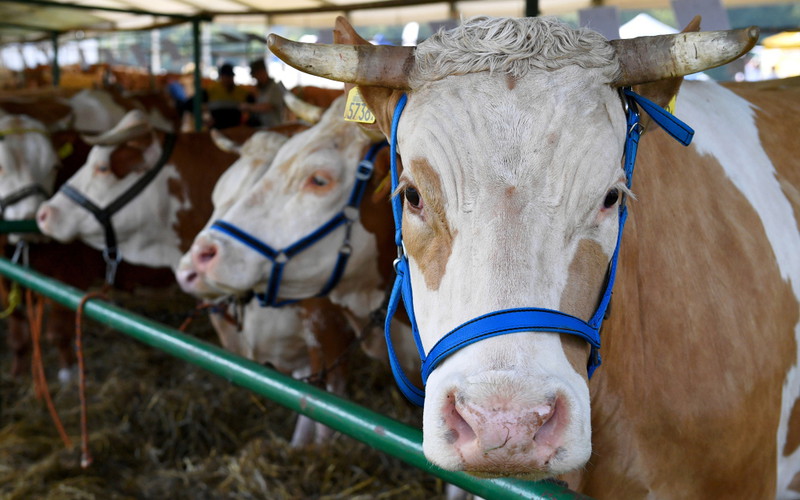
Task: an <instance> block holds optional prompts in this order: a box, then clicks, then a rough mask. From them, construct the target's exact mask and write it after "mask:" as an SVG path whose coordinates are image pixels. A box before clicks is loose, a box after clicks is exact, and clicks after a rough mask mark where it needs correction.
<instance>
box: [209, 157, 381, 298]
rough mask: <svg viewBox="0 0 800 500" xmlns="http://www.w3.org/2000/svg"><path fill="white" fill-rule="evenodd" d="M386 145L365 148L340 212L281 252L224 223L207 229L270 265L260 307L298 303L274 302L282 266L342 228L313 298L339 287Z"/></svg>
mask: <svg viewBox="0 0 800 500" xmlns="http://www.w3.org/2000/svg"><path fill="white" fill-rule="evenodd" d="M386 145H387V143H386V141H382V142H380V143H376V144H373V145H372V146H371V147H370V148H369V151H367V154H366V156H364V159H363V160H362V161H361V163H359V164H358V168H357V169H356V182H355V184H354V185H353V190H352V191H350V198H349V199H348V200H347V204H346V205H345V206H344V208H342V210H341V211H340V212H339V213H337V214H336V215H334V216H333V217H331V218H330V219H329V220H328V222H326V223H324V224H323V225H321V226H320V227H318V228H317V229H316V230H314V231H312V232H311V233H310V234H308V235H306V236H304V237H303V238H300V239H299V240H297V241H295V242H294V243H292V244H291V245H289V246H287V247H285V248H283V249H280V250H276V249H274V248H272V247H271V246H269V245H267V244H266V243H264V242H263V241H261V240H259V239H258V238H256V237H255V236H253V235H251V234H249V233H247V232H245V231H243V230H241V229H239V228H238V227H236V226H234V225H233V224H230V223H228V222H225V221H222V220H218V221H215V222H214V223H213V224H212V225H211V229H215V230H217V231H220V232H222V233H225V234H227V235H228V236H230V237H231V238H233V239H235V240H237V241H239V242H240V243H243V244H244V245H247V246H248V247H250V248H252V249H253V250H255V251H256V252H258V253H260V254H261V255H263V256H264V257H266V258H267V259H268V260H269V261H270V262H272V272H271V273H270V277H269V282H268V283H267V287H266V290H265V292H264V293H263V294H262V293H257V294H255V296H256V298H257V299H258V302H259V303H260V304H261V306H262V307H281V306H285V305H287V304H294V303H295V302H298V301H300V300H302V299H287V300H278V293H279V291H280V286H281V277H282V276H283V268H284V266H285V265H286V263H287V262H289V260H291V258H292V257H294V256H295V255H297V254H299V253H300V252H302V251H303V250H305V249H307V248H309V247H310V246H312V245H313V244H314V243H316V242H318V241H320V240H321V239H322V238H324V237H325V236H327V235H328V234H330V233H331V232H333V231H334V230H335V229H336V228H338V227H339V226H341V225H344V226H345V231H344V241H342V246H341V247H339V255H338V257H337V258H336V264H335V265H334V267H333V271H331V275H330V278H328V282H327V283H326V284H325V286H323V287H322V290H320V291H319V293H317V294H316V295H315V297H322V296H325V295H327V294H328V293H329V292H330V291H331V290H332V289H333V287H335V286H336V284H337V283H339V280H340V279H341V277H342V275H343V274H344V269H345V267H346V266H347V261H348V259H349V258H350V253H351V251H352V248H351V247H350V233H351V231H352V227H353V223H354V222H355V221H357V220H358V217H359V206H360V205H361V200H362V199H363V198H364V192H365V191H366V189H367V184H368V183H369V180H370V178H371V177H372V172H373V170H374V168H375V157H376V156H377V155H378V152H379V151H380V150H381V149H383V148H384V147H385V146H386Z"/></svg>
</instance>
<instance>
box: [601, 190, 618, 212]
mask: <svg viewBox="0 0 800 500" xmlns="http://www.w3.org/2000/svg"><path fill="white" fill-rule="evenodd" d="M617 201H619V189H617V188H613V189H611V190H610V191H609V192H608V193H607V194H606V199H605V200H603V207H605V208H611V207H613V206H614V205H615V204H616V203H617Z"/></svg>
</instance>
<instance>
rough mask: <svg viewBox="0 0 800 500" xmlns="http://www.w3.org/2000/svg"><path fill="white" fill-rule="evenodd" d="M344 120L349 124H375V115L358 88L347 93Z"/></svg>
mask: <svg viewBox="0 0 800 500" xmlns="http://www.w3.org/2000/svg"><path fill="white" fill-rule="evenodd" d="M344 119H345V121H348V122H358V123H375V115H373V114H372V111H370V110H369V107H367V103H366V101H364V97H363V96H362V95H361V92H359V91H358V87H353V88H352V89H350V92H348V93H347V103H346V104H345V107H344Z"/></svg>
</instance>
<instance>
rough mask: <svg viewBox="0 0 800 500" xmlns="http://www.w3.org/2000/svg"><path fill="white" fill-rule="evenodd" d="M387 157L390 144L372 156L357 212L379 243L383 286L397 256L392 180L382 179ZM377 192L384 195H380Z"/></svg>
mask: <svg viewBox="0 0 800 500" xmlns="http://www.w3.org/2000/svg"><path fill="white" fill-rule="evenodd" d="M364 153H366V150H365V151H364ZM390 157H391V156H390V154H389V148H383V149H382V150H380V151H379V152H378V155H377V156H376V157H375V162H374V170H373V174H372V178H371V179H370V181H369V184H368V185H367V190H366V193H367V196H364V199H363V200H362V201H361V212H360V214H361V224H362V225H363V226H364V229H366V230H367V231H368V232H370V233H372V234H374V235H375V240H376V242H377V245H378V272H380V274H381V277H382V278H383V283H382V286H388V284H389V283H390V282H391V280H392V279H393V277H394V268H393V267H392V262H394V259H395V257H397V247H395V245H394V219H393V217H392V205H391V203H390V200H389V191H391V182H384V179H388V178H389V160H390ZM387 185H388V187H386V186H387ZM370 192H372V193H373V196H369V193H370ZM379 192H380V193H382V194H383V195H382V196H379V195H378V193H379Z"/></svg>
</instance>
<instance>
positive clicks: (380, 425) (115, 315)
mask: <svg viewBox="0 0 800 500" xmlns="http://www.w3.org/2000/svg"><path fill="white" fill-rule="evenodd" d="M0 274H2V275H4V276H6V277H8V278H9V279H12V280H14V281H17V282H19V284H20V285H22V286H25V287H28V288H30V289H32V290H33V291H35V292H38V293H41V294H42V295H45V296H47V297H50V298H51V299H53V300H55V301H56V302H58V303H60V304H62V305H64V306H66V307H69V308H71V309H77V307H78V304H79V302H80V300H81V298H82V297H83V296H84V292H83V291H81V290H78V289H76V288H73V287H71V286H68V285H65V284H64V283H61V282H59V281H56V280H54V279H51V278H48V277H45V276H43V275H41V274H39V273H37V272H36V271H33V270H31V269H29V268H25V267H22V266H18V265H16V264H13V263H11V262H10V261H9V260H7V259H2V258H0ZM84 314H85V315H86V316H87V317H90V318H92V319H94V320H97V321H99V322H101V323H104V324H106V325H108V326H110V327H111V328H114V329H115V330H118V331H120V332H122V333H124V334H127V335H129V336H131V337H133V338H135V339H137V340H139V341H141V342H144V343H145V344H148V345H151V346H153V347H155V348H157V349H160V350H163V351H165V352H167V353H169V354H171V355H173V356H175V357H178V358H181V359H183V360H185V361H188V362H190V363H194V364H196V365H198V366H199V367H201V368H203V369H205V370H208V371H210V372H212V373H214V374H216V375H219V376H221V377H223V378H225V379H226V380H228V381H230V382H233V383H235V384H238V385H240V386H242V387H244V388H246V389H249V390H251V391H253V392H255V393H256V394H260V395H261V396H265V397H267V398H269V399H271V400H273V401H275V402H276V403H278V404H281V405H283V406H285V407H287V408H289V409H291V410H294V411H296V412H298V413H302V414H304V415H307V416H309V417H310V418H313V419H314V420H317V421H319V422H322V423H323V424H325V425H327V426H329V427H331V428H333V429H336V430H338V431H340V432H342V433H344V434H347V435H348V436H351V437H353V438H355V439H358V440H359V441H363V442H365V443H367V444H369V445H370V446H372V447H374V448H376V449H378V450H381V451H383V452H385V453H388V454H390V455H393V456H395V457H398V458H400V459H401V460H403V461H405V462H407V463H409V464H411V465H413V466H415V467H418V468H420V469H422V470H424V471H426V472H428V473H430V474H433V475H435V476H438V477H440V478H442V479H444V480H445V481H447V482H449V483H452V484H455V485H457V486H460V487H461V488H464V489H465V490H467V491H470V492H472V493H475V494H477V495H480V496H482V497H484V498H503V499H523V498H525V499H535V498H541V499H545V498H547V499H562V498H563V499H567V498H572V499H578V498H586V497H584V496H582V495H580V494H578V493H575V492H572V491H570V490H568V489H565V488H563V487H560V486H558V485H555V484H552V483H534V482H530V481H521V480H515V479H478V478H475V477H473V476H470V475H468V474H465V473H461V472H451V471H446V470H443V469H440V468H438V467H436V466H434V465H432V464H431V463H430V462H428V461H427V459H426V458H425V456H424V455H423V453H422V432H421V431H420V430H419V429H415V428H413V427H410V426H408V425H405V424H403V423H400V422H398V421H396V420H393V419H391V418H389V417H386V416H384V415H381V414H379V413H376V412H373V411H371V410H368V409H366V408H364V407H362V406H359V405H357V404H355V403H353V402H351V401H348V400H346V399H343V398H340V397H338V396H335V395H333V394H330V393H328V392H325V391H323V390H321V389H318V388H317V387H314V386H311V385H308V384H306V383H304V382H300V381H298V380H294V379H293V378H291V377H289V376H286V375H283V374H281V373H278V372H276V371H275V370H272V369H269V368H266V367H263V366H261V365H259V364H258V363H255V362H253V361H250V360H247V359H244V358H241V357H239V356H236V355H234V354H232V353H230V352H227V351H225V350H223V349H221V348H219V347H216V346H214V345H211V344H208V343H206V342H203V341H201V340H198V339H196V338H194V337H191V336H189V335H186V334H183V333H181V332H179V331H177V330H175V329H172V328H169V327H166V326H164V325H162V324H160V323H157V322H155V321H152V320H150V319H147V318H145V317H142V316H139V315H136V314H133V313H130V312H128V311H126V310H124V309H122V308H120V307H117V306H114V305H112V304H108V303H105V302H101V301H97V300H92V301H89V302H88V303H87V304H86V306H85V307H84Z"/></svg>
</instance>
